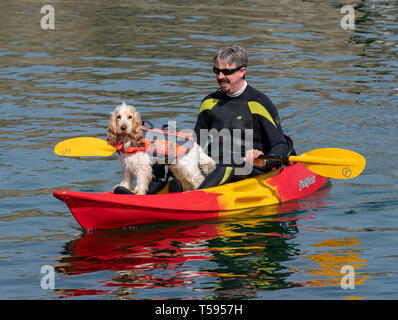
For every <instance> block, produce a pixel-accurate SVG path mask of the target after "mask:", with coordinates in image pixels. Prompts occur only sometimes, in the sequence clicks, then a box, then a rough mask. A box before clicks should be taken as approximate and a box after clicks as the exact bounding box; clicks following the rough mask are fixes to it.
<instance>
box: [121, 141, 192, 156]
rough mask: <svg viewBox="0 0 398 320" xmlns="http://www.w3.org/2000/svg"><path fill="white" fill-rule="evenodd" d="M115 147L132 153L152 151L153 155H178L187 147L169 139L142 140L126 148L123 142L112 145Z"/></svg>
mask: <svg viewBox="0 0 398 320" xmlns="http://www.w3.org/2000/svg"><path fill="white" fill-rule="evenodd" d="M114 147H115V149H116V150H117V151H119V152H121V153H129V154H133V153H136V152H139V151H144V152H149V153H152V154H153V155H154V156H163V157H164V156H166V157H167V156H168V157H174V158H175V157H178V156H180V155H183V154H186V153H187V152H188V151H189V149H187V148H185V147H184V146H182V145H179V144H175V143H170V142H169V141H162V140H155V141H148V140H142V143H140V145H138V146H131V147H128V148H127V149H126V148H125V147H124V143H123V142H122V143H120V144H118V145H116V146H114Z"/></svg>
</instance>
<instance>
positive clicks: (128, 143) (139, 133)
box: [107, 102, 216, 195]
mask: <svg viewBox="0 0 398 320" xmlns="http://www.w3.org/2000/svg"><path fill="white" fill-rule="evenodd" d="M143 141H146V140H144V131H143V126H142V121H141V117H140V115H139V114H138V112H137V111H136V109H135V108H134V107H133V106H130V105H126V104H125V103H124V102H123V104H121V105H119V106H117V107H116V109H115V110H114V111H113V112H112V113H111V117H110V119H109V126H108V134H107V142H108V143H109V144H110V145H112V146H114V147H116V149H117V150H119V151H120V152H119V160H120V163H121V165H122V168H123V180H122V182H121V183H120V184H118V185H116V186H114V189H115V188H116V187H118V186H121V187H124V188H127V189H128V190H130V191H131V192H133V193H134V194H138V195H144V194H146V193H147V192H148V186H149V183H150V182H151V180H152V164H154V159H153V154H152V153H151V152H148V149H146V150H144V149H145V148H144V147H142V146H143V145H144V143H143ZM131 148H132V149H133V152H130V151H129V150H130V149H131ZM135 148H138V149H135ZM168 166H169V168H170V170H171V172H172V173H173V174H174V176H175V177H176V178H177V179H178V180H179V181H180V182H181V184H182V187H183V191H188V190H195V189H197V188H198V187H199V186H200V184H201V183H202V182H203V180H204V179H205V176H207V175H208V174H209V173H210V172H212V171H213V170H214V168H215V166H216V165H215V162H214V160H213V159H212V158H210V157H209V156H207V155H206V154H205V153H204V152H203V150H202V149H201V148H200V146H199V145H198V144H197V143H196V142H193V146H192V148H190V149H189V151H188V152H187V153H185V154H183V155H180V156H178V157H176V158H175V161H173V163H170V164H168ZM134 177H135V178H136V186H135V188H134V189H133V188H132V179H133V178H134Z"/></svg>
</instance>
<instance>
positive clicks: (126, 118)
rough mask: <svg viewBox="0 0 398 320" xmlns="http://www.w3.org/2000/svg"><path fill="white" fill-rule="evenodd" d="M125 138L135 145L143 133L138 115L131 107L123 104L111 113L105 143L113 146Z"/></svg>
mask: <svg viewBox="0 0 398 320" xmlns="http://www.w3.org/2000/svg"><path fill="white" fill-rule="evenodd" d="M126 138H129V139H130V140H131V142H132V143H133V144H136V145H137V144H139V143H140V142H141V140H142V139H143V133H142V124H141V117H140V115H139V113H138V112H137V111H136V110H135V108H134V107H133V106H130V105H127V104H125V103H124V102H123V103H122V104H121V105H119V106H117V107H116V109H115V110H114V111H113V112H112V113H111V117H110V119H109V126H108V135H107V141H108V143H109V144H110V145H113V146H115V145H117V144H118V143H120V142H121V141H122V140H125V139H126Z"/></svg>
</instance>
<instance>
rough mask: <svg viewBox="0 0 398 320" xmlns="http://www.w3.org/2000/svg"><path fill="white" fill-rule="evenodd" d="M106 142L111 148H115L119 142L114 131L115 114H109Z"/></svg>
mask: <svg viewBox="0 0 398 320" xmlns="http://www.w3.org/2000/svg"><path fill="white" fill-rule="evenodd" d="M106 141H107V142H108V143H109V144H110V145H111V146H115V145H117V143H118V142H119V141H118V135H117V130H116V114H115V112H111V117H110V118H109V124H108V133H107V136H106Z"/></svg>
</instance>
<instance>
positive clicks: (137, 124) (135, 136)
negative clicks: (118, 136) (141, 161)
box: [130, 112, 144, 144]
mask: <svg viewBox="0 0 398 320" xmlns="http://www.w3.org/2000/svg"><path fill="white" fill-rule="evenodd" d="M131 121H132V130H131V133H130V139H131V141H132V142H133V143H134V144H139V143H141V141H142V139H143V138H144V134H143V132H142V123H141V117H140V115H139V113H138V112H134V113H133V118H132V119H131Z"/></svg>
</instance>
